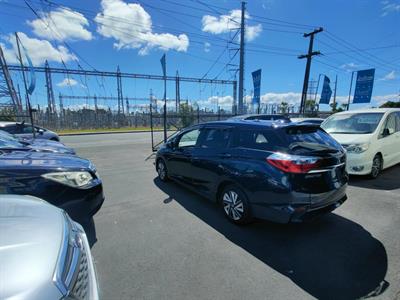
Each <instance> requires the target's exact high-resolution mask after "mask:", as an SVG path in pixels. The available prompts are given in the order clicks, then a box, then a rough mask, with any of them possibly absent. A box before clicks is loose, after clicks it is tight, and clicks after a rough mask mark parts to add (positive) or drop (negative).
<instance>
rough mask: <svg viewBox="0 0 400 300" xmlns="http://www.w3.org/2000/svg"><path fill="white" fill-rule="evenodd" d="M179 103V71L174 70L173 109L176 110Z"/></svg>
mask: <svg viewBox="0 0 400 300" xmlns="http://www.w3.org/2000/svg"><path fill="white" fill-rule="evenodd" d="M180 105H181V95H180V84H179V73H178V70H176V80H175V111H176V112H178V111H179V108H180Z"/></svg>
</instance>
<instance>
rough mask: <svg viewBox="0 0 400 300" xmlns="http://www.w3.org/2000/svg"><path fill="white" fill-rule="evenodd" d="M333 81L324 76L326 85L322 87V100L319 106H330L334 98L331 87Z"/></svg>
mask: <svg viewBox="0 0 400 300" xmlns="http://www.w3.org/2000/svg"><path fill="white" fill-rule="evenodd" d="M330 83H331V80H330V79H329V77H328V76H324V85H323V86H322V92H321V98H320V99H319V104H329V102H330V101H331V96H332V89H331V86H330Z"/></svg>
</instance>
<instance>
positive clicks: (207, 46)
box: [204, 42, 211, 52]
mask: <svg viewBox="0 0 400 300" xmlns="http://www.w3.org/2000/svg"><path fill="white" fill-rule="evenodd" d="M210 47H211V44H210V43H209V42H205V43H204V52H210V50H211V49H210Z"/></svg>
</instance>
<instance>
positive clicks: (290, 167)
mask: <svg viewBox="0 0 400 300" xmlns="http://www.w3.org/2000/svg"><path fill="white" fill-rule="evenodd" d="M267 162H268V163H269V164H271V165H273V166H274V167H276V168H278V169H279V170H281V171H283V172H288V173H297V174H299V173H308V172H309V171H311V170H313V169H315V168H317V167H318V166H319V165H320V162H321V161H320V159H319V158H318V157H312V156H301V155H291V154H285V153H274V154H271V155H270V156H268V157H267Z"/></svg>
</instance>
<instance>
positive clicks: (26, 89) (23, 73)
mask: <svg viewBox="0 0 400 300" xmlns="http://www.w3.org/2000/svg"><path fill="white" fill-rule="evenodd" d="M15 39H16V41H17V48H18V60H19V63H20V65H21V69H22V78H23V81H24V88H25V98H26V102H27V104H28V105H27V106H28V110H29V118H30V119H31V126H32V134H33V138H35V137H36V133H35V126H34V125H33V115H32V108H31V101H30V99H29V92H28V86H27V84H26V77H25V71H24V64H23V62H22V56H21V49H20V46H19V42H20V40H19V36H18V33H17V32H15Z"/></svg>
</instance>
